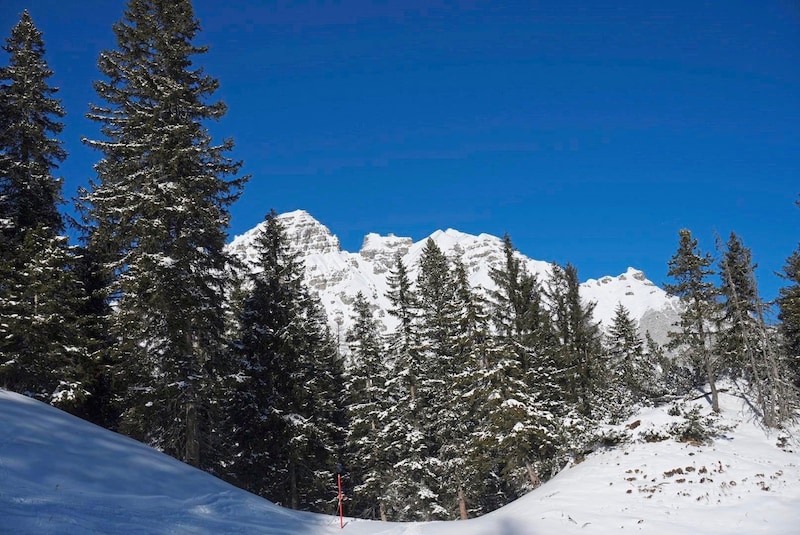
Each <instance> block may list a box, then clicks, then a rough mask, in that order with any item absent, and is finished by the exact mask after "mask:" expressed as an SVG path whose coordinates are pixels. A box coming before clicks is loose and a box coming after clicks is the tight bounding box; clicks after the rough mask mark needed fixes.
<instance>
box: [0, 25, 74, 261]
mask: <svg viewBox="0 0 800 535" xmlns="http://www.w3.org/2000/svg"><path fill="white" fill-rule="evenodd" d="M3 50H5V51H6V52H8V54H9V55H10V58H9V64H8V65H7V66H6V67H3V68H2V69H0V234H2V236H3V238H4V239H6V240H10V242H8V243H7V245H12V244H13V245H20V244H21V243H22V242H23V240H24V237H23V234H24V232H25V231H26V230H29V229H36V228H37V227H43V228H44V229H46V231H47V232H48V233H49V234H50V235H51V236H55V235H56V234H58V233H59V232H60V231H61V230H63V227H64V222H63V220H62V218H61V214H60V213H59V211H58V204H59V203H60V202H61V200H62V199H61V182H62V181H61V179H60V178H57V177H55V176H53V171H54V170H55V169H56V168H57V167H58V165H59V163H61V162H62V161H64V159H65V158H66V157H67V154H66V152H65V151H64V148H63V147H62V142H61V141H60V140H59V139H58V138H57V137H56V136H58V134H60V133H61V131H62V130H63V128H64V125H63V123H61V122H60V121H59V119H60V118H62V117H64V115H65V112H64V109H63V108H62V107H61V102H60V101H59V100H58V99H56V98H54V97H53V95H54V94H55V93H56V92H57V91H58V89H57V88H55V87H52V86H50V85H49V84H48V79H49V78H50V76H52V74H53V71H51V70H50V69H49V67H48V65H47V62H46V60H45V58H44V54H45V49H44V41H43V39H42V32H40V31H39V30H38V29H37V28H36V26H35V25H34V23H33V20H32V19H31V16H30V14H29V13H28V11H27V10H26V11H24V12H23V13H22V15H21V16H20V20H19V22H18V23H17V24H16V25H15V26H14V28H12V30H11V36H10V37H9V38H8V39H6V44H5V46H3ZM10 250H11V249H10V248H6V247H3V248H2V251H3V253H5V252H7V251H10Z"/></svg>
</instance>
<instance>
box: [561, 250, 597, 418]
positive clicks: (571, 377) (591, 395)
mask: <svg viewBox="0 0 800 535" xmlns="http://www.w3.org/2000/svg"><path fill="white" fill-rule="evenodd" d="M548 297H549V298H550V301H551V303H552V314H553V324H554V325H555V330H556V333H557V336H558V338H559V368H560V373H561V377H562V381H563V388H564V391H565V392H566V393H567V399H568V400H569V401H570V402H571V403H573V404H574V406H576V407H577V408H578V411H579V412H580V414H581V415H583V416H584V417H587V418H591V417H592V415H593V409H594V405H595V404H596V403H598V402H601V401H602V399H601V396H598V395H597V394H598V390H599V389H600V387H601V386H602V385H604V384H605V380H606V377H605V376H604V372H605V371H606V367H605V366H604V364H605V363H603V362H601V360H600V357H601V355H602V347H601V343H600V341H601V338H600V329H599V327H598V325H597V323H595V322H594V320H593V319H592V313H593V311H594V307H595V304H594V303H583V302H582V301H581V297H580V281H579V280H578V270H577V269H576V268H575V266H573V265H572V264H567V265H566V266H565V267H564V268H561V267H560V266H554V269H553V274H552V278H551V281H550V287H549V294H548Z"/></svg>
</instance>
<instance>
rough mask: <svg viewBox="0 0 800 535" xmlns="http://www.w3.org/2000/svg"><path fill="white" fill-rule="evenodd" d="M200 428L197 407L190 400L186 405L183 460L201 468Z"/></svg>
mask: <svg viewBox="0 0 800 535" xmlns="http://www.w3.org/2000/svg"><path fill="white" fill-rule="evenodd" d="M190 388H191V387H190ZM190 396H191V394H190ZM198 428H199V425H198V421H197V406H196V405H195V404H194V401H193V400H192V399H190V400H189V401H187V403H186V444H185V447H184V453H183V457H184V459H183V460H184V462H185V463H187V464H190V465H192V466H200V440H199V438H198V436H199V434H200V432H199V430H198Z"/></svg>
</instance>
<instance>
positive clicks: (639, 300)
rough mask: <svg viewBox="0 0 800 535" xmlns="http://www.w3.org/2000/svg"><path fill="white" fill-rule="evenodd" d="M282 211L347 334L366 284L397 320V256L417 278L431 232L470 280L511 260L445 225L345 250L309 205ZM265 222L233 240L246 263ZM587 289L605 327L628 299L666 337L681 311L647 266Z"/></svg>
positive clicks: (487, 241)
mask: <svg viewBox="0 0 800 535" xmlns="http://www.w3.org/2000/svg"><path fill="white" fill-rule="evenodd" d="M278 219H279V221H280V222H281V224H282V225H283V227H284V229H285V231H286V235H287V237H288V239H289V240H288V241H289V242H290V243H291V246H292V251H293V252H297V253H298V254H299V255H300V258H301V259H302V260H303V261H304V263H305V269H306V273H305V276H306V283H307V284H308V285H309V287H311V288H312V289H314V290H315V291H316V292H318V293H319V296H320V300H321V301H322V305H323V306H324V307H325V311H326V313H327V314H328V319H329V321H330V325H331V329H332V331H333V332H334V333H335V334H337V335H338V336H339V337H340V339H341V340H343V339H344V335H345V333H346V332H347V329H348V328H349V327H350V325H351V323H352V320H351V318H352V315H353V310H352V304H353V299H354V297H355V296H356V294H357V293H358V292H361V293H363V294H364V296H365V297H366V298H367V299H368V300H369V301H370V302H371V303H372V304H373V306H374V307H375V309H376V311H377V312H376V314H377V316H378V318H379V319H380V320H381V322H382V324H383V325H384V327H385V328H386V330H387V331H391V330H393V329H394V328H395V326H396V325H395V323H396V322H395V319H394V318H393V317H391V316H390V315H389V314H388V313H387V312H386V311H387V309H388V307H389V302H388V300H387V298H386V291H387V289H388V286H387V276H388V274H389V272H390V271H391V270H392V269H393V268H394V262H395V256H396V255H397V254H399V255H400V256H401V258H402V260H403V262H404V263H405V265H406V267H408V270H409V275H410V276H411V277H412V280H413V278H415V277H416V274H417V264H418V261H419V258H420V255H421V253H422V249H423V247H424V246H425V242H426V241H427V240H428V239H431V240H433V241H434V243H436V245H437V246H438V247H439V248H440V249H441V250H442V252H444V253H445V254H446V255H447V256H450V257H460V258H461V260H462V261H463V262H464V265H465V266H466V268H467V272H468V273H469V281H470V284H472V286H473V287H475V288H478V289H481V290H482V291H484V292H485V291H487V290H491V289H493V288H494V287H495V285H494V282H493V281H492V280H491V277H490V276H489V273H490V271H491V269H492V268H493V267H499V266H500V265H501V263H502V262H503V241H502V240H501V239H500V238H498V237H496V236H492V235H490V234H479V235H478V236H475V235H472V234H466V233H463V232H460V231H458V230H454V229H447V230H437V231H436V232H434V233H433V234H431V235H430V236H428V237H426V238H424V239H422V240H420V241H417V242H415V241H413V240H412V239H411V238H404V237H398V236H394V235H393V234H390V235H388V236H381V235H378V234H375V233H369V234H367V235H366V236H365V237H364V241H363V243H362V245H361V250H360V251H358V252H357V253H351V252H348V251H343V250H342V248H341V245H340V243H339V239H338V238H337V237H336V236H335V235H334V234H333V233H332V232H331V231H330V230H329V229H328V227H326V226H325V225H323V224H322V223H320V222H319V221H317V220H316V219H314V217H312V216H311V214H309V213H308V212H306V211H304V210H296V211H294V212H288V213H284V214H281V215H279V216H278ZM263 224H264V223H261V224H259V225H258V226H256V227H255V228H253V229H251V230H249V231H247V232H245V233H244V234H242V235H240V236H236V237H235V238H234V239H233V241H232V242H231V243H230V244H229V245H228V250H229V252H230V253H232V254H234V255H235V256H237V257H239V258H240V259H242V260H244V261H245V263H246V265H250V266H252V265H253V262H254V260H255V257H256V251H255V246H254V243H255V236H256V235H257V233H258V231H259V230H260V229H261V226H262V225H263ZM517 255H518V256H519V258H520V259H522V261H523V263H524V265H525V267H526V268H527V270H528V271H529V272H531V273H535V274H536V275H537V276H538V277H539V280H540V281H546V280H547V278H548V276H549V274H550V272H551V270H552V267H553V265H552V264H551V263H549V262H544V261H541V260H534V259H532V258H529V257H527V256H525V255H524V254H522V253H520V252H517ZM581 296H582V298H583V299H584V300H586V301H591V302H594V303H596V307H595V313H594V319H595V320H596V321H599V322H600V323H601V326H603V327H604V328H607V327H608V326H610V325H611V321H612V318H613V317H614V310H615V309H616V307H617V305H618V304H620V303H621V304H622V305H623V306H625V308H627V309H628V311H629V312H630V314H631V317H632V318H634V319H635V320H637V321H638V323H639V328H640V330H641V332H642V334H644V333H645V332H650V334H651V336H652V337H653V339H654V340H655V341H657V342H663V341H664V340H665V339H666V332H667V331H668V330H669V328H670V326H671V325H672V323H674V321H675V320H676V318H677V312H676V310H677V301H676V300H675V298H672V297H670V296H668V295H667V293H666V292H665V291H664V290H663V289H661V288H659V287H658V286H656V285H655V284H654V283H652V282H651V281H649V280H648V279H647V277H646V276H645V274H644V273H643V272H642V271H639V270H637V269H635V268H632V267H629V268H628V269H627V271H625V272H624V273H622V274H620V275H617V276H616V277H612V276H606V277H602V278H600V279H596V280H595V279H590V280H588V281H586V282H584V283H582V284H581Z"/></svg>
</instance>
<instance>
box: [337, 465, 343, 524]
mask: <svg viewBox="0 0 800 535" xmlns="http://www.w3.org/2000/svg"><path fill="white" fill-rule="evenodd" d="M336 479H337V481H338V483H339V528H340V529H344V504H343V503H342V500H344V494H342V474H336Z"/></svg>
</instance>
